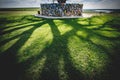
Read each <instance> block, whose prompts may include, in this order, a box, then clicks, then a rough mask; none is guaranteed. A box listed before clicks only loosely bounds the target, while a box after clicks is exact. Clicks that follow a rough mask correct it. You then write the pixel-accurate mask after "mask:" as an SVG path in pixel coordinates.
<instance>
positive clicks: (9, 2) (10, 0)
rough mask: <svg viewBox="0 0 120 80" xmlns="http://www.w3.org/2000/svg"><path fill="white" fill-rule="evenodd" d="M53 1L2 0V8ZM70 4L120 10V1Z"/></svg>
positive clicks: (81, 0) (85, 0)
mask: <svg viewBox="0 0 120 80" xmlns="http://www.w3.org/2000/svg"><path fill="white" fill-rule="evenodd" d="M48 2H52V0H0V8H4V7H5V8H8V7H9V8H10V7H39V4H40V3H48ZM67 2H68V3H70V2H71V3H83V8H84V9H120V7H119V5H120V0H68V1H67Z"/></svg>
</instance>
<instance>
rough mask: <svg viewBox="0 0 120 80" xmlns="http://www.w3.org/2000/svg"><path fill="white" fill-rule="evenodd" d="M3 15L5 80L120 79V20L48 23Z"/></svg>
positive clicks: (1, 71)
mask: <svg viewBox="0 0 120 80" xmlns="http://www.w3.org/2000/svg"><path fill="white" fill-rule="evenodd" d="M36 13H37V12H36V11H1V12H0V78H1V79H0V80H119V79H118V78H119V72H120V15H119V14H118V13H114V14H100V15H97V16H93V17H90V18H79V19H61V20H58V19H56V20H53V19H42V18H36V17H34V16H33V15H34V14H36Z"/></svg>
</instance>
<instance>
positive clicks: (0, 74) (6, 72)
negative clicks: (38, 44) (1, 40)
mask: <svg viewBox="0 0 120 80" xmlns="http://www.w3.org/2000/svg"><path fill="white" fill-rule="evenodd" d="M45 23H46V22H41V23H38V24H34V25H32V26H33V27H32V28H30V29H29V30H27V31H24V32H23V33H22V34H21V35H19V38H20V39H19V40H18V41H17V42H16V43H15V44H13V45H12V46H11V47H10V48H9V49H7V50H6V51H5V52H3V53H1V54H0V79H1V80H8V79H10V80H19V78H20V77H21V76H22V75H23V73H24V66H23V65H21V64H19V63H18V62H17V61H18V60H17V56H16V55H17V52H18V50H19V49H20V48H21V47H22V46H23V45H24V43H25V42H26V41H27V40H28V39H29V37H30V36H31V34H32V32H33V31H34V30H35V29H37V28H38V26H42V25H43V24H45ZM17 37H18V36H17ZM14 38H16V37H14Z"/></svg>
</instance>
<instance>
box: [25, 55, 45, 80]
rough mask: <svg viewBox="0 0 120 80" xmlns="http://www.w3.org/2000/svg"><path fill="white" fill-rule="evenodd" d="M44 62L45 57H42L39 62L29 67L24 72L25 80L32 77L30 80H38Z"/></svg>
mask: <svg viewBox="0 0 120 80" xmlns="http://www.w3.org/2000/svg"><path fill="white" fill-rule="evenodd" d="M45 60H46V56H44V57H42V58H41V59H40V60H38V61H37V62H35V63H34V64H33V65H31V66H30V68H28V69H27V70H26V71H25V76H27V78H26V79H30V80H31V76H33V77H32V80H38V79H39V77H40V74H41V71H42V69H43V67H44V63H45Z"/></svg>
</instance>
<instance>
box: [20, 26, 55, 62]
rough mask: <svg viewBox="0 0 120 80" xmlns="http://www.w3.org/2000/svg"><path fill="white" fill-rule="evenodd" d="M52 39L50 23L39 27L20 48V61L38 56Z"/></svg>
mask: <svg viewBox="0 0 120 80" xmlns="http://www.w3.org/2000/svg"><path fill="white" fill-rule="evenodd" d="M52 39H53V36H52V32H51V29H50V27H49V26H48V24H44V25H42V26H40V27H39V28H37V29H36V30H35V31H34V32H33V33H32V35H31V36H30V38H29V39H28V41H26V43H25V44H24V45H23V46H22V48H21V49H20V50H19V54H18V56H19V58H20V62H21V61H24V60H27V59H28V58H30V57H31V56H37V55H38V53H40V52H41V51H42V50H43V49H44V48H45V47H46V46H49V45H50V44H51V42H52ZM28 53H29V54H28Z"/></svg>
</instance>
